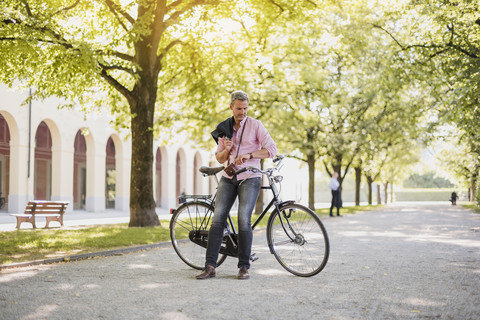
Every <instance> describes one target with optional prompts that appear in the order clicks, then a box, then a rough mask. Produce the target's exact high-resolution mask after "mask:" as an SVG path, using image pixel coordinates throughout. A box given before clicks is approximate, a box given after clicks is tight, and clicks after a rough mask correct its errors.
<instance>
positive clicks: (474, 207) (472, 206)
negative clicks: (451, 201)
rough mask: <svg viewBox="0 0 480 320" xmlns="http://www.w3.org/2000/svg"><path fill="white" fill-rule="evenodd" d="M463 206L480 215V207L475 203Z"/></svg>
mask: <svg viewBox="0 0 480 320" xmlns="http://www.w3.org/2000/svg"><path fill="white" fill-rule="evenodd" d="M461 206H462V207H464V208H467V209H470V210H472V211H473V212H475V213H480V206H479V205H477V204H475V203H468V204H461Z"/></svg>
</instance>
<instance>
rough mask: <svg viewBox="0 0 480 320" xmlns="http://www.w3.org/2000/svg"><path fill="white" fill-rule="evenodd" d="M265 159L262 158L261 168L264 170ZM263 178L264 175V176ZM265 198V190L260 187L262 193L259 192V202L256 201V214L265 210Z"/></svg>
mask: <svg viewBox="0 0 480 320" xmlns="http://www.w3.org/2000/svg"><path fill="white" fill-rule="evenodd" d="M264 162H265V160H264V159H261V160H260V169H262V170H263V164H264ZM262 180H263V176H262ZM263 198H264V191H263V190H262V189H260V193H259V194H258V198H257V202H256V203H255V214H258V215H259V214H261V213H262V211H263Z"/></svg>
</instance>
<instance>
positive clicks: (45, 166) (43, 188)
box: [34, 121, 52, 200]
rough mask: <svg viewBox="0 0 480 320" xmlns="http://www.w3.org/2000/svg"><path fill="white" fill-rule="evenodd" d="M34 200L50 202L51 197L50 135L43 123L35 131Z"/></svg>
mask: <svg viewBox="0 0 480 320" xmlns="http://www.w3.org/2000/svg"><path fill="white" fill-rule="evenodd" d="M34 163H35V164H34V168H35V169H34V171H35V181H34V186H35V187H34V198H35V200H50V199H51V196H52V135H51V132H50V129H49V127H48V125H47V124H46V123H45V121H42V122H40V124H39V125H38V127H37V130H36V131H35V162H34Z"/></svg>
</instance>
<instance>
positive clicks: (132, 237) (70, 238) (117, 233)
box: [0, 206, 380, 265]
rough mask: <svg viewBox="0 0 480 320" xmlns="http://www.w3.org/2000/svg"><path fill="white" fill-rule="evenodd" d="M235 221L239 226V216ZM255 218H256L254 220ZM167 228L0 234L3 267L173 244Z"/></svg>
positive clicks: (124, 226) (320, 211)
mask: <svg viewBox="0 0 480 320" xmlns="http://www.w3.org/2000/svg"><path fill="white" fill-rule="evenodd" d="M379 207H380V206H353V207H345V208H342V209H341V210H340V213H341V214H351V213H355V212H359V211H368V210H372V209H375V208H379ZM315 212H316V213H317V214H318V215H319V216H320V217H322V216H324V215H328V214H329V209H328V208H325V209H317V210H315ZM335 212H336V211H335ZM232 218H233V220H234V223H236V217H232ZM255 219H256V217H255V216H253V217H252V221H255ZM267 222H268V216H266V217H264V218H263V220H262V221H261V223H260V224H259V225H258V227H260V228H261V227H265V226H266V225H267ZM168 226H169V222H168V221H162V226H158V227H144V228H129V227H128V224H126V223H122V224H112V225H99V226H90V227H78V228H61V229H58V228H55V229H53V228H52V229H21V230H16V231H4V232H0V265H3V264H9V263H18V262H26V261H34V260H41V259H51V258H59V257H69V256H72V255H76V254H82V253H91V252H97V251H105V250H111V249H120V248H126V247H130V246H136V245H144V244H152V243H158V242H165V241H170V233H169V228H168Z"/></svg>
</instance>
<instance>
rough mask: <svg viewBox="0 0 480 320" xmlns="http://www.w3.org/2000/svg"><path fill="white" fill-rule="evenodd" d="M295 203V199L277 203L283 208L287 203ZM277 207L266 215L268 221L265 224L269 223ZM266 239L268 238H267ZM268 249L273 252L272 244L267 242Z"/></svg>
mask: <svg viewBox="0 0 480 320" xmlns="http://www.w3.org/2000/svg"><path fill="white" fill-rule="evenodd" d="M293 203H295V200H287V201H282V202H280V203H279V204H278V208H283V207H284V206H287V205H289V204H293ZM277 211H278V210H277V208H275V210H273V212H272V214H271V215H270V217H268V223H267V225H270V220H272V219H273V217H274V216H275V214H274V213H275V212H277ZM267 241H268V239H267ZM268 249H269V250H270V253H271V254H273V246H272V244H271V243H268Z"/></svg>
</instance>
